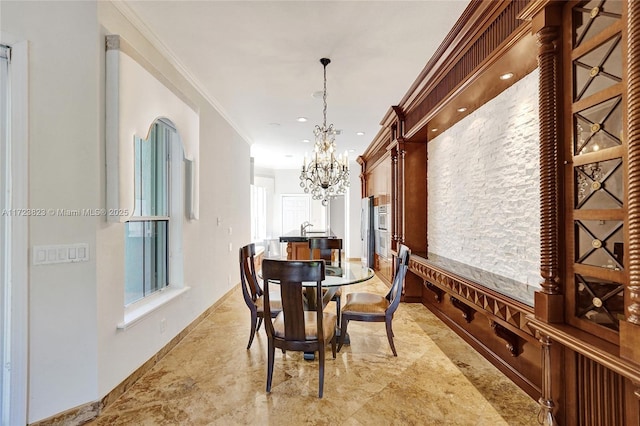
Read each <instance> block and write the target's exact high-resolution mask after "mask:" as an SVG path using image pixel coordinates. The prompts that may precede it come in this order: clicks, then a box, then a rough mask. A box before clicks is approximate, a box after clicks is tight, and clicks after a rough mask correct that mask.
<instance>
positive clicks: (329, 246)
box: [309, 238, 342, 323]
mask: <svg viewBox="0 0 640 426" xmlns="http://www.w3.org/2000/svg"><path fill="white" fill-rule="evenodd" d="M334 255H335V259H336V260H337V261H336V262H334V260H333V259H334ZM309 256H310V257H309V259H311V260H314V259H324V261H325V264H328V265H332V266H334V264H336V265H337V266H338V268H341V267H342V238H309ZM324 291H326V289H325V290H324ZM324 291H323V293H324ZM331 300H332V301H334V302H336V314H337V315H338V323H340V305H341V303H342V287H338V288H337V289H336V290H335V293H334V295H333V296H332V297H331Z"/></svg>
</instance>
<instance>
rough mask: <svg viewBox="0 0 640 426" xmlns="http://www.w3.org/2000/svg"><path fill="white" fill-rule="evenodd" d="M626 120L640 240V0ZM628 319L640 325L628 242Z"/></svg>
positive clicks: (638, 277) (630, 24) (633, 237)
mask: <svg viewBox="0 0 640 426" xmlns="http://www.w3.org/2000/svg"><path fill="white" fill-rule="evenodd" d="M628 8H629V10H628V18H627V32H628V36H627V37H628V40H627V70H628V71H627V96H628V97H627V117H628V118H627V123H628V129H629V130H628V136H627V138H628V152H629V157H628V162H629V175H628V179H629V180H628V182H629V192H628V200H629V201H628V203H629V204H628V209H629V241H632V242H637V241H640V2H637V1H630V2H629V3H628ZM628 251H629V287H628V295H629V299H628V300H629V303H628V305H627V322H630V323H632V324H635V325H640V244H629V250H628Z"/></svg>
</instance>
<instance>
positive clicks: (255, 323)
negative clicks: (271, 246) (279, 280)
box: [240, 243, 282, 349]
mask: <svg viewBox="0 0 640 426" xmlns="http://www.w3.org/2000/svg"><path fill="white" fill-rule="evenodd" d="M255 255H256V246H255V244H253V243H251V244H248V245H246V246H244V247H242V248H240V281H241V287H242V296H243V297H244V301H245V303H246V304H247V307H248V308H249V310H250V311H251V334H250V335H249V343H248V344H247V349H249V348H251V344H252V343H253V338H254V336H255V335H256V331H257V330H259V329H260V326H261V325H262V319H263V317H264V298H263V294H264V292H263V291H262V288H261V287H260V284H259V283H258V279H257V278H256V267H255V259H254V258H255ZM281 310H282V306H281V304H280V295H279V293H278V292H273V294H272V297H271V310H270V315H273V316H274V317H275V316H276V315H278V313H279V312H280V311H281Z"/></svg>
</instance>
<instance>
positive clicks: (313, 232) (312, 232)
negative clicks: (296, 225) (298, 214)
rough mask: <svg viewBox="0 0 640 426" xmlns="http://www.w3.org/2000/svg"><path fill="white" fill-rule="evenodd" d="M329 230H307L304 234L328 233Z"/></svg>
mask: <svg viewBox="0 0 640 426" xmlns="http://www.w3.org/2000/svg"><path fill="white" fill-rule="evenodd" d="M326 233H327V231H307V232H305V233H304V234H305V235H308V234H326Z"/></svg>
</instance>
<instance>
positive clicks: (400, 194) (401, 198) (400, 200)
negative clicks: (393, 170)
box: [396, 140, 406, 247]
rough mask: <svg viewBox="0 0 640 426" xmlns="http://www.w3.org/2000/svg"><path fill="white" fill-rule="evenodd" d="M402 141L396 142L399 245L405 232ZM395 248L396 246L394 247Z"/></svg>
mask: <svg viewBox="0 0 640 426" xmlns="http://www.w3.org/2000/svg"><path fill="white" fill-rule="evenodd" d="M404 144H405V143H404V140H398V154H397V157H398V161H397V163H398V164H397V172H398V176H397V183H398V230H397V237H396V242H397V243H400V244H404V237H405V234H404V230H405V220H404V219H405V218H404V187H405V182H404V179H405V176H404V156H405V152H406V151H405V146H404ZM396 247H397V245H396Z"/></svg>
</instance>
